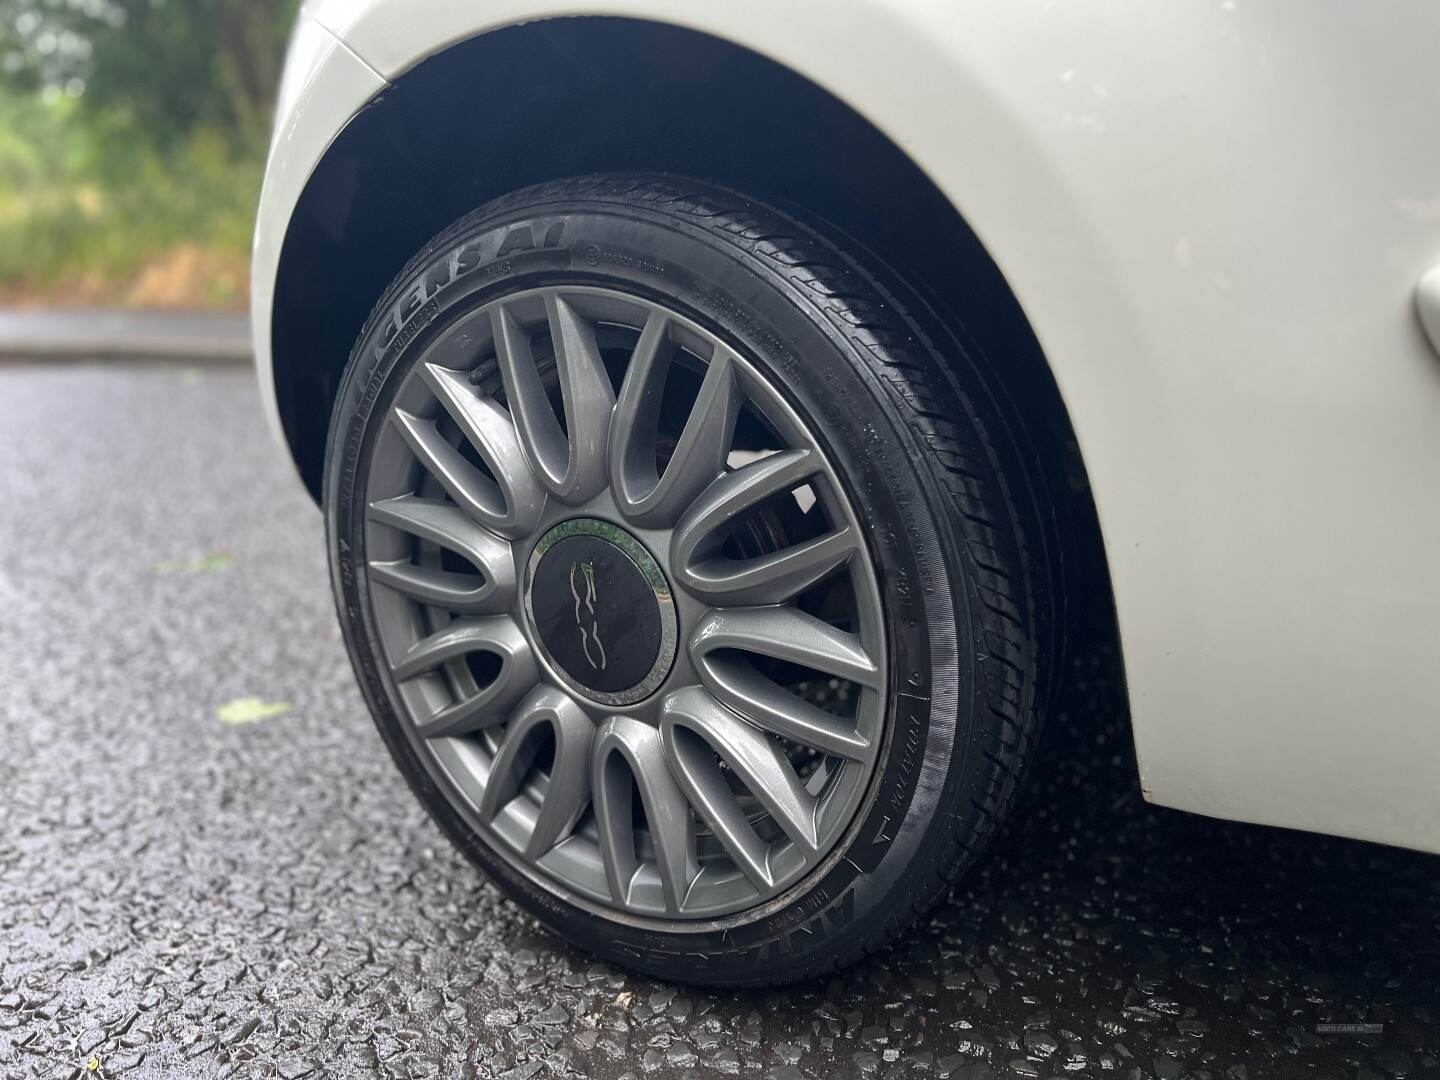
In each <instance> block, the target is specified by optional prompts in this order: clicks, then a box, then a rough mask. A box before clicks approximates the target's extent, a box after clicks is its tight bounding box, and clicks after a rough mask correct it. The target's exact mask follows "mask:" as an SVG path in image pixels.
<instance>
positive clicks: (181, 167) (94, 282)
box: [0, 94, 263, 305]
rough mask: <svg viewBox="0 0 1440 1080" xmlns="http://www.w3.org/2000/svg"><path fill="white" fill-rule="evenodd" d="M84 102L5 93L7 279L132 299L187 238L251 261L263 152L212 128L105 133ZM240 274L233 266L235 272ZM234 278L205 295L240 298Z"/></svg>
mask: <svg viewBox="0 0 1440 1080" xmlns="http://www.w3.org/2000/svg"><path fill="white" fill-rule="evenodd" d="M78 112H79V110H77V108H76V107H75V103H74V102H71V101H67V100H63V99H62V100H60V101H54V102H44V101H41V100H39V99H38V98H36V97H33V96H32V97H21V98H16V97H9V96H5V95H3V94H0V290H5V289H6V288H7V287H8V288H9V289H11V290H14V289H21V290H22V291H29V292H39V293H42V294H43V293H45V292H47V291H48V290H49V289H50V287H52V286H56V285H61V284H64V283H67V282H81V283H87V284H88V287H89V288H90V289H91V290H92V291H95V292H96V293H97V297H96V298H97V299H100V300H105V301H116V300H118V301H122V302H123V301H124V299H125V297H126V295H127V290H128V288H129V287H130V286H131V285H133V281H134V277H135V275H136V274H137V272H138V271H139V270H140V269H141V268H142V267H143V266H145V265H146V264H147V263H149V262H150V261H151V260H153V259H155V258H156V257H157V256H160V255H161V254H163V253H165V252H167V251H171V250H173V249H175V248H177V247H178V246H181V245H187V246H189V247H192V248H198V249H203V250H205V251H209V252H212V253H215V254H216V256H217V258H219V259H220V260H221V261H228V262H229V263H230V264H234V263H237V262H242V263H243V259H244V257H245V254H246V252H247V250H248V247H249V242H250V231H251V225H252V222H253V220H254V209H255V202H256V199H257V196H258V193H259V187H260V173H261V165H262V160H263V159H262V156H261V154H260V153H259V152H258V151H257V150H255V149H254V148H253V147H252V148H248V149H247V148H237V147H236V146H235V145H234V144H233V142H232V140H230V139H229V138H227V137H225V136H222V135H220V134H217V133H215V132H214V131H212V130H210V129H206V128H199V129H196V130H194V131H192V132H191V133H190V134H189V135H188V136H187V137H186V138H185V139H184V140H182V141H177V142H174V143H173V144H172V145H170V146H167V147H166V148H164V149H160V148H155V147H151V146H148V145H146V144H144V143H136V144H134V145H133V146H131V147H129V148H127V149H123V150H119V149H116V148H115V147H113V146H110V147H106V146H105V145H104V144H105V140H96V139H95V137H94V135H93V129H92V128H91V127H90V125H89V124H88V123H86V121H85V118H84V117H83V116H80V115H77V113H78ZM233 276H234V275H233V274H232V275H231V277H233ZM236 291H237V290H236V287H235V285H234V283H233V281H227V282H224V283H211V284H210V285H208V286H201V287H200V290H199V293H198V295H197V296H196V297H195V302H203V303H208V304H222V305H224V304H234V303H236V302H237V301H239V300H241V299H243V296H240V295H227V293H228V294H234V293H236Z"/></svg>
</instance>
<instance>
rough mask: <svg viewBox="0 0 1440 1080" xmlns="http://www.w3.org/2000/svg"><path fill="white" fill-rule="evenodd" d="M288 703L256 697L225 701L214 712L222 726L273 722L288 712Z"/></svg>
mask: <svg viewBox="0 0 1440 1080" xmlns="http://www.w3.org/2000/svg"><path fill="white" fill-rule="evenodd" d="M290 708H291V706H290V703H289V702H288V701H265V700H264V699H263V698H258V697H242V698H236V699H235V700H234V701H227V702H226V703H225V704H224V705H221V706H220V708H219V709H218V710H217V711H216V713H215V715H216V716H218V717H219V718H220V722H221V723H222V724H232V725H234V724H253V723H255V721H257V720H273V719H274V718H275V717H277V716H284V715H285V714H286V713H288V712H289V711H290Z"/></svg>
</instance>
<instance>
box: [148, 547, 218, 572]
mask: <svg viewBox="0 0 1440 1080" xmlns="http://www.w3.org/2000/svg"><path fill="white" fill-rule="evenodd" d="M234 561H235V560H234V559H233V558H232V557H231V555H230V553H229V552H228V551H210V552H207V553H206V554H204V555H198V556H196V557H195V558H193V559H171V560H170V561H169V562H162V563H156V564H155V573H157V574H216V573H219V572H220V571H222V570H229V569H230V566H231V564H232V563H233V562H234Z"/></svg>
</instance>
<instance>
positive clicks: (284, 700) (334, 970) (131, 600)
mask: <svg viewBox="0 0 1440 1080" xmlns="http://www.w3.org/2000/svg"><path fill="white" fill-rule="evenodd" d="M0 612H3V614H0V1077H6V1078H9V1077H16V1078H19V1077H27V1078H28V1077H49V1076H56V1077H59V1076H119V1075H125V1076H137V1077H138V1076H167V1077H169V1076H176V1077H190V1076H231V1075H233V1076H240V1077H271V1076H280V1077H287V1078H295V1077H302V1076H312V1075H313V1076H322V1075H324V1076H344V1077H353V1076H372V1075H373V1076H383V1077H390V1076H394V1077H431V1076H436V1077H469V1076H480V1077H489V1076H506V1077H552V1076H566V1075H586V1076H594V1077H599V1078H616V1077H621V1076H625V1075H633V1076H636V1077H687V1076H694V1077H702V1076H703V1077H709V1076H725V1075H732V1076H734V1075H738V1076H742V1077H757V1078H759V1077H764V1078H775V1080H789V1078H794V1077H828V1076H832V1075H839V1076H856V1077H872V1076H907V1077H908V1076H916V1077H947V1076H948V1077H962V1078H964V1080H981V1078H984V1077H992V1076H998V1077H1006V1076H1016V1077H1055V1076H1067V1075H1068V1076H1092V1077H1099V1076H1106V1075H1110V1076H1116V1077H1125V1078H1127V1080H1129V1078H1137V1080H1138V1078H1150V1077H1155V1078H1161V1080H1175V1078H1179V1077H1187V1076H1189V1077H1212V1078H1216V1080H1219V1078H1224V1080H1267V1078H1270V1077H1282V1078H1288V1077H1302V1076H1314V1077H1337V1078H1338V1077H1354V1078H1357V1080H1358V1078H1365V1080H1370V1078H1376V1080H1378V1078H1384V1077H1396V1078H1398V1077H1410V1076H1440V994H1437V989H1440V928H1437V919H1440V859H1436V858H1433V857H1426V856H1421V855H1416V854H1412V853H1407V852H1401V851H1395V850H1390V849H1386V848H1380V847H1374V846H1370V845H1365V844H1359V843H1352V842H1348V841H1341V840H1333V839H1327V838H1322V837H1312V836H1305V835H1301V834H1296V833H1289V832H1284V831H1280V830H1271V829H1263V828H1257V827H1253V826H1244V825H1234V824H1227V823H1223V822H1215V821H1208V820H1204V819H1201V818H1196V817H1191V816H1187V815H1184V814H1179V813H1175V812H1171V811H1165V810H1159V809H1155V808H1152V807H1147V806H1146V805H1145V804H1144V803H1143V802H1142V801H1141V800H1140V798H1139V795H1138V792H1137V790H1136V786H1135V780H1134V766H1133V762H1132V760H1131V756H1130V747H1129V736H1128V732H1127V731H1126V727H1125V721H1124V715H1123V706H1122V705H1121V703H1120V700H1119V691H1118V688H1119V681H1120V676H1119V665H1118V661H1117V660H1116V657H1115V651H1114V649H1113V648H1111V647H1109V645H1108V644H1107V641H1106V639H1105V637H1104V636H1103V635H1101V634H1098V633H1097V634H1096V635H1095V637H1094V639H1093V640H1091V641H1087V642H1085V643H1083V644H1082V646H1081V647H1080V648H1079V649H1078V650H1077V651H1076V654H1075V657H1074V659H1073V661H1072V666H1071V669H1070V670H1069V671H1068V673H1067V679H1066V680H1065V686H1064V688H1063V691H1062V696H1061V701H1060V703H1059V716H1058V719H1057V721H1056V722H1055V723H1054V724H1052V726H1051V729H1050V731H1049V733H1048V735H1047V738H1046V743H1045V759H1044V760H1043V761H1042V762H1041V763H1040V765H1039V766H1038V767H1037V769H1036V770H1035V772H1034V773H1033V774H1032V778H1031V783H1030V784H1029V785H1028V789H1027V793H1026V795H1025V796H1024V797H1023V799H1022V802H1021V805H1020V807H1019V810H1018V813H1017V822H1016V825H1015V827H1014V828H1013V829H1012V830H1011V831H1010V833H1009V835H1008V836H1006V837H1005V838H1004V839H1003V840H1002V842H1000V843H999V844H997V846H996V847H995V848H994V849H993V852H992V854H991V856H990V857H988V858H987V859H986V860H985V861H984V863H983V864H982V866H981V867H980V868H979V869H978V871H977V872H976V873H974V874H972V875H971V876H970V877H969V878H968V879H967V880H966V882H965V883H964V885H963V888H962V891H961V893H960V894H959V895H958V896H957V897H956V899H955V902H954V903H953V904H950V905H948V906H946V907H944V908H943V909H941V910H939V911H938V912H936V913H935V915H934V916H933V917H932V918H930V919H929V920H928V921H927V922H926V923H925V925H923V926H921V927H919V928H918V929H917V931H916V932H915V933H914V934H913V935H912V936H911V937H910V938H909V939H908V940H907V941H906V942H905V943H904V944H903V945H902V946H900V947H899V948H898V949H896V950H894V951H893V952H891V953H889V954H886V955H883V956H881V957H879V958H877V959H876V960H874V961H872V962H870V963H868V964H866V965H863V966H861V967H859V968H855V969H852V970H850V971H848V972H846V973H844V975H843V976H841V977H839V978H835V979H832V980H830V981H828V982H825V983H820V984H814V985H806V986H800V987H795V988H792V989H790V990H788V991H784V992H771V993H765V994H719V995H711V994H706V993H703V992H700V991H697V990H694V989H689V988H684V987H678V986H666V985H662V984H660V983H656V982H652V981H650V980H647V979H644V978H639V977H636V976H633V975H630V974H627V973H626V972H624V971H622V970H619V969H617V968H614V967H611V966H608V965H602V964H596V963H594V962H592V961H591V960H590V959H588V958H587V957H586V956H585V955H583V954H581V953H579V952H577V951H575V950H573V949H571V948H569V947H568V946H566V945H565V944H563V943H562V942H560V941H558V940H557V939H555V938H553V937H551V936H550V935H548V934H547V933H545V932H544V931H542V930H540V929H539V928H538V927H537V926H536V925H535V924H534V923H533V922H532V921H531V920H530V919H528V918H527V917H525V916H523V915H521V914H520V912H519V911H518V910H517V909H515V908H514V907H512V906H511V905H510V904H508V903H507V902H506V901H505V900H504V899H503V898H502V897H501V896H500V894H499V893H498V892H497V891H496V890H495V889H494V888H493V887H492V886H490V885H489V884H488V883H487V882H486V881H485V880H484V879H483V878H482V877H481V876H480V875H479V873H478V872H477V871H475V870H474V869H472V868H471V867H470V866H469V865H468V864H467V863H465V862H464V861H463V860H462V859H461V858H460V857H459V856H457V855H456V854H455V853H454V852H452V851H451V850H450V848H449V846H448V845H447V843H446V842H445V841H444V839H443V838H442V837H441V836H440V834H439V832H438V831H437V830H436V828H435V827H434V826H433V825H432V824H431V823H430V821H429V820H428V818H427V817H426V816H425V815H424V813H423V812H422V811H421V810H420V808H419V806H418V805H417V804H416V803H415V802H414V800H413V799H412V798H411V796H410V795H409V793H408V791H407V789H406V788H405V785H404V783H403V782H402V781H401V779H400V777H399V775H398V774H397V773H396V772H395V770H394V769H393V768H392V766H391V764H390V761H389V759H388V757H387V755H386V754H385V751H384V749H383V747H382V746H381V743H380V740H379V738H378V736H377V735H376V734H375V732H374V731H373V729H372V727H371V724H370V720H369V718H368V717H367V716H366V714H365V710H364V707H363V706H362V704H361V701H360V696H359V694H358V692H357V691H356V690H355V688H354V686H353V684H352V680H351V674H350V670H349V667H348V664H347V662H346V660H345V656H344V653H343V649H342V647H341V644H340V639H339V634H338V631H337V629H336V626H335V621H334V615H333V612H332V610H331V607H330V600H329V594H328V589H327V581H326V573H325V566H324V558H323V550H322V536H321V523H320V518H319V515H318V514H317V513H316V511H315V509H314V507H313V506H311V505H310V503H309V502H308V500H307V498H306V496H305V494H304V493H303V491H302V490H301V488H300V486H299V484H298V482H297V481H295V480H294V479H293V478H292V476H291V475H290V473H289V469H288V465H287V464H286V462H285V461H284V460H283V458H282V455H281V454H280V452H279V451H278V450H276V449H275V447H274V446H273V445H272V443H271V441H270V439H269V436H268V433H267V432H266V431H265V429H264V427H263V424H262V422H261V419H260V416H259V410H258V403H257V394H256V391H255V389H254V386H253V383H252V381H251V379H250V378H249V376H248V375H247V374H246V373H244V372H240V371H232V370H225V369H216V368H210V369H205V370H185V369H179V368H175V367H154V368H147V367H143V366H130V367H82V366H63V367H59V366H48V367H47V366H33V367H26V366H9V367H0ZM250 698H254V699H258V701H252V702H248V703H246V702H245V699H250ZM237 701H238V702H242V704H239V705H237V704H236V702H237ZM284 706H289V708H288V710H285V709H283V707H284ZM222 714H223V716H224V717H225V718H226V719H224V720H222V719H221V716H222ZM1256 719H1257V722H1260V721H1263V717H1257V718H1256ZM1363 719H1364V718H1363V717H1357V718H1356V722H1357V723H1360V722H1363ZM1325 1024H1370V1025H1380V1028H1381V1030H1380V1031H1379V1033H1378V1034H1325V1033H1318V1032H1317V1027H1318V1026H1320V1025H1325Z"/></svg>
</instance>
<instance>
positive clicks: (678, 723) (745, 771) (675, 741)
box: [660, 686, 819, 876]
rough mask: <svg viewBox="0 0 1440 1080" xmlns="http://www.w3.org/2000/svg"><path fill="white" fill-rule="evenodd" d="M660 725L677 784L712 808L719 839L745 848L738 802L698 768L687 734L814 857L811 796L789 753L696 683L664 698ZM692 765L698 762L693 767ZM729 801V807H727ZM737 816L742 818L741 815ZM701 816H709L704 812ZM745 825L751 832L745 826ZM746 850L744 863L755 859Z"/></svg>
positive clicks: (720, 781)
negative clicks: (718, 821) (726, 838)
mask: <svg viewBox="0 0 1440 1080" xmlns="http://www.w3.org/2000/svg"><path fill="white" fill-rule="evenodd" d="M660 730H661V737H662V740H663V742H664V744H665V748H666V751H667V754H668V757H669V759H670V763H671V767H672V769H673V770H674V771H675V773H676V775H677V778H678V779H679V780H680V783H681V785H682V786H683V787H684V788H685V789H686V790H687V792H691V793H693V794H694V795H696V796H698V799H697V802H696V805H697V806H699V805H704V806H705V807H707V808H709V809H711V810H715V811H718V814H717V816H718V818H719V819H721V820H722V821H723V822H724V826H723V827H722V828H717V830H716V831H717V832H718V833H720V834H721V836H722V839H723V838H724V835H725V833H730V834H732V839H734V840H736V841H737V846H738V847H741V848H742V849H745V848H746V847H747V845H746V844H745V842H744V840H743V839H742V837H743V834H742V833H741V831H740V827H739V822H738V820H737V813H738V812H739V810H740V807H739V804H738V803H737V802H736V798H735V795H734V793H733V792H732V791H731V790H730V788H729V785H728V784H726V783H725V780H724V777H723V776H721V775H720V773H719V772H718V770H715V771H713V772H708V770H706V769H704V758H703V752H697V750H698V747H697V746H696V745H695V743H694V741H693V739H692V738H690V737H691V736H698V737H699V738H700V739H701V740H702V741H703V742H704V743H705V744H706V745H707V746H708V747H709V748H710V749H711V750H712V751H713V752H714V754H717V755H719V758H720V760H721V761H723V762H724V763H725V764H726V765H727V766H729V768H730V769H731V770H732V771H733V772H734V774H735V775H736V777H738V778H739V780H740V782H741V783H742V784H744V785H745V787H746V788H747V789H748V790H749V792H750V794H751V795H753V796H754V797H755V798H756V799H757V800H759V802H760V804H761V805H762V806H764V807H765V809H766V810H767V811H769V813H770V816H771V817H772V818H773V819H774V821H775V823H776V824H777V825H779V826H780V828H781V829H782V830H783V831H784V833H785V835H786V836H788V837H789V838H790V839H791V840H792V841H794V842H795V843H796V844H797V845H799V847H800V849H801V851H802V852H803V853H804V855H805V857H806V859H807V860H808V859H810V858H813V857H814V855H815V854H816V852H817V851H818V849H819V836H818V832H817V829H816V821H815V812H816V806H817V802H816V799H815V796H813V795H811V794H810V793H809V792H808V791H806V790H805V785H804V783H802V782H801V780H800V776H799V774H798V773H796V771H795V768H794V766H793V765H791V764H790V760H789V758H787V757H786V756H785V754H784V752H783V751H782V750H781V749H780V746H779V745H778V744H777V743H776V742H775V741H774V740H773V739H771V738H770V737H769V736H767V735H766V734H765V733H764V732H763V731H760V730H759V729H758V728H755V727H752V726H751V725H750V724H747V723H746V722H745V721H744V720H742V719H741V718H740V717H738V716H736V715H735V714H734V713H732V712H731V711H730V710H729V709H727V708H725V706H723V705H721V704H720V703H719V702H718V701H716V700H715V699H714V698H713V697H711V696H710V695H709V694H708V693H706V692H705V691H704V690H702V689H701V688H700V687H698V686H690V687H686V688H685V689H683V690H677V691H676V692H675V693H674V694H671V695H670V697H668V698H667V699H666V700H665V705H664V708H663V710H662V714H661V721H660ZM697 765H700V766H701V767H700V768H696V766H697ZM707 772H708V775H707ZM717 781H718V783H717ZM701 800H703V803H702V801H701ZM727 804H728V805H727ZM731 806H733V810H731V809H729V807H731ZM740 817H741V819H743V815H740ZM706 820H707V821H710V818H709V817H708V816H707V817H706ZM712 825H713V823H712ZM746 829H747V831H749V832H750V833H751V835H754V831H753V830H749V829H748V826H747V827H746ZM757 839H758V837H757ZM751 851H753V848H750V849H749V851H745V853H744V855H743V857H744V858H745V860H746V861H747V862H753V861H755V860H754V856H753V854H751V853H750V852H751ZM767 876H768V873H767Z"/></svg>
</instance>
